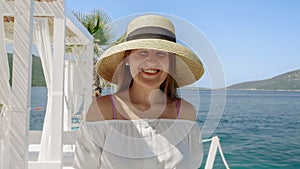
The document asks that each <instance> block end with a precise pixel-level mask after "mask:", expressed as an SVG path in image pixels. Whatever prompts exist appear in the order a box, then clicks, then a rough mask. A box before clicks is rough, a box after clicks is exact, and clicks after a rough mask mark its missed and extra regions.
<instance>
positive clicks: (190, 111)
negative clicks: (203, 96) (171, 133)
mask: <svg viewBox="0 0 300 169" xmlns="http://www.w3.org/2000/svg"><path fill="white" fill-rule="evenodd" d="M180 103H181V105H180V110H179V111H180V119H186V120H192V121H195V120H196V117H197V112H196V109H195V107H194V106H193V105H192V104H191V103H190V102H188V101H186V100H184V99H181V102H180Z"/></svg>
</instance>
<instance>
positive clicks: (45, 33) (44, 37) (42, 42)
mask: <svg viewBox="0 0 300 169" xmlns="http://www.w3.org/2000/svg"><path fill="white" fill-rule="evenodd" d="M34 22H35V24H34V25H35V27H34V38H35V45H36V47H37V50H38V52H39V56H40V58H41V63H42V67H43V72H44V76H45V81H46V85H47V93H48V99H47V106H46V114H45V118H44V125H43V131H42V138H41V151H40V153H39V158H38V159H39V161H43V160H46V159H48V157H49V154H48V152H50V151H49V149H50V148H51V147H50V146H49V141H48V140H49V137H51V136H50V130H51V128H52V125H51V124H52V123H51V120H52V113H51V112H52V110H51V104H52V97H51V96H52V93H53V92H52V91H51V86H52V79H51V77H52V76H51V72H52V68H53V65H52V62H53V61H52V58H53V54H52V49H51V42H50V33H49V25H48V18H35V20H34Z"/></svg>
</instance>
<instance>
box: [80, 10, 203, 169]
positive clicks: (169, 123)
mask: <svg viewBox="0 0 300 169" xmlns="http://www.w3.org/2000/svg"><path fill="white" fill-rule="evenodd" d="M96 66H97V72H98V74H99V75H100V76H101V77H102V78H104V79H105V80H107V81H109V82H112V83H114V84H116V85H117V86H118V90H117V91H116V92H115V93H114V94H110V95H106V96H101V97H98V98H95V99H94V100H93V102H92V103H91V105H90V108H89V110H88V112H87V115H86V118H85V119H86V122H83V123H82V126H81V128H80V130H79V133H78V137H77V141H76V151H75V160H74V167H75V168H82V169H83V168H95V169H100V168H104V169H106V168H128V169H129V168H130V169H143V168H146V167H147V168H154V169H156V168H157V169H158V168H159V169H164V168H177V169H194V168H198V167H200V165H201V162H202V142H201V137H200V133H201V132H200V128H199V126H198V125H197V123H196V122H195V119H196V111H195V108H194V107H193V105H192V104H191V103H189V102H187V101H185V100H184V99H183V98H179V97H178V95H177V93H176V89H177V88H178V87H182V86H185V85H188V84H191V83H193V82H195V81H197V80H198V79H200V77H201V76H202V75H203V72H204V70H203V66H202V63H201V61H200V60H199V59H198V57H197V56H196V55H195V54H194V52H193V51H191V50H190V49H188V48H186V47H184V46H182V45H180V44H178V43H176V36H175V29H174V26H173V24H172V23H171V22H170V20H168V19H167V18H165V17H162V16H159V15H142V16H139V17H137V18H135V19H133V20H132V21H131V22H130V23H129V25H128V29H127V34H126V41H125V42H122V43H120V44H116V45H115V46H112V47H110V48H108V49H107V50H106V51H105V52H104V53H103V54H102V56H101V57H100V59H99V60H98V62H97V64H96ZM120 143H122V144H120ZM95 157H97V158H95Z"/></svg>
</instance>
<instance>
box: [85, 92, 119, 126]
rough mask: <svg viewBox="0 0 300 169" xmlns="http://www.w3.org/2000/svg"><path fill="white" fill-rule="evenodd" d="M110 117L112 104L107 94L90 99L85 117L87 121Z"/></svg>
mask: <svg viewBox="0 0 300 169" xmlns="http://www.w3.org/2000/svg"><path fill="white" fill-rule="evenodd" d="M112 118H113V113H112V104H111V100H110V98H109V96H108V95H107V96H100V97H97V98H94V99H92V103H91V104H90V107H89V109H88V112H87V114H86V118H85V119H86V121H87V122H93V121H101V120H109V119H112Z"/></svg>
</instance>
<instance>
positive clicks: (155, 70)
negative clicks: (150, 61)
mask: <svg viewBox="0 0 300 169" xmlns="http://www.w3.org/2000/svg"><path fill="white" fill-rule="evenodd" d="M143 71H144V72H145V73H157V72H158V71H159V70H158V69H143Z"/></svg>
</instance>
